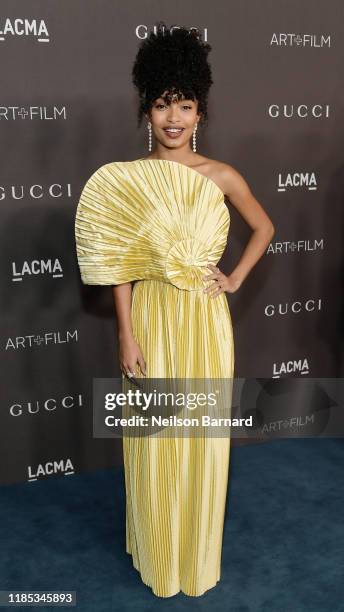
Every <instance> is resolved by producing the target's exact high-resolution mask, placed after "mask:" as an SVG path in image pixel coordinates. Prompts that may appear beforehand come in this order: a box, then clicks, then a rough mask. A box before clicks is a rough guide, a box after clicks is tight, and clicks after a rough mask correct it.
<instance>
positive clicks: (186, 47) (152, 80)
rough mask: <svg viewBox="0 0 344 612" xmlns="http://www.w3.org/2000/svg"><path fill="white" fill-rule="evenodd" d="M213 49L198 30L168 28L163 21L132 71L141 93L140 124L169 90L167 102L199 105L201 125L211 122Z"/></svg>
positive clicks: (146, 41)
mask: <svg viewBox="0 0 344 612" xmlns="http://www.w3.org/2000/svg"><path fill="white" fill-rule="evenodd" d="M210 50H211V46H210V45H209V44H208V43H206V42H204V41H202V38H201V34H200V32H199V30H197V29H196V28H190V29H187V28H186V27H181V26H176V25H175V26H171V27H170V28H168V27H167V26H166V24H165V23H164V22H163V21H159V22H158V24H157V25H156V26H155V28H154V30H153V31H152V32H151V33H150V34H149V36H148V37H147V38H146V39H145V40H144V41H143V42H142V43H141V45H140V47H139V50H138V52H137V55H136V59H135V62H134V65H133V69H132V80H133V83H134V85H135V87H136V88H137V90H138V93H139V98H140V103H139V109H138V125H139V126H140V125H141V123H142V118H143V115H144V114H145V113H148V111H149V109H150V107H151V105H152V103H153V102H154V100H156V99H157V98H160V97H161V96H162V94H163V93H164V92H165V91H167V92H168V93H167V95H166V96H165V97H164V100H165V102H166V103H167V104H169V103H170V102H171V99H172V95H176V96H177V99H178V100H181V99H188V100H194V101H197V102H198V110H197V112H198V113H199V114H201V118H200V123H206V121H207V119H208V109H207V98H208V92H209V89H210V86H211V85H212V83H213V80H212V76H211V68H210V65H209V63H208V61H207V55H208V53H209V51H210Z"/></svg>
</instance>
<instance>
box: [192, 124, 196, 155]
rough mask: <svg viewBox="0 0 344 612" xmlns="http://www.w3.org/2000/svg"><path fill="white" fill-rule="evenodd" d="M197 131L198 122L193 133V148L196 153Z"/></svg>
mask: <svg viewBox="0 0 344 612" xmlns="http://www.w3.org/2000/svg"><path fill="white" fill-rule="evenodd" d="M196 132H197V123H196V125H195V128H194V131H193V133H192V150H193V152H194V153H196Z"/></svg>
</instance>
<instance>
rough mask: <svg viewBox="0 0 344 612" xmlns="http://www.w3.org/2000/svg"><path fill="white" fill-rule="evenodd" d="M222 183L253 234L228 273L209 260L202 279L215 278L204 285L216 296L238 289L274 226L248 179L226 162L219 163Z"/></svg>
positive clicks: (266, 244) (271, 233) (268, 241)
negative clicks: (207, 272)
mask: <svg viewBox="0 0 344 612" xmlns="http://www.w3.org/2000/svg"><path fill="white" fill-rule="evenodd" d="M221 165H222V170H221V185H222V188H223V191H224V193H225V194H226V195H227V196H228V198H229V200H230V202H231V204H233V206H235V208H236V209H237V210H238V212H239V213H240V214H241V216H242V217H243V219H244V220H245V221H246V222H247V223H248V225H249V226H250V227H251V228H252V230H253V232H252V235H251V237H250V239H249V241H248V243H247V245H246V247H245V249H244V251H243V253H242V255H241V258H240V260H239V262H238V264H237V266H236V267H235V268H234V270H233V271H232V272H231V273H230V274H229V275H228V276H227V275H226V274H224V273H223V272H221V270H219V268H217V267H216V266H214V265H213V264H211V263H209V265H208V267H209V269H210V270H212V274H209V275H208V276H204V277H203V278H204V280H211V279H214V280H215V281H216V282H215V283H214V284H212V285H210V286H209V287H207V288H206V289H204V292H205V293H210V295H211V297H217V296H218V295H219V294H220V293H224V292H225V291H227V292H228V293H234V292H235V291H237V289H239V287H240V285H241V284H242V283H243V281H244V280H245V278H246V277H247V275H248V274H249V272H250V271H251V270H252V268H253V267H254V266H255V264H256V263H257V261H258V260H259V259H260V258H261V257H262V255H263V254H264V253H265V251H266V248H267V246H268V245H269V243H270V241H271V238H272V237H273V235H274V233H275V227H274V225H273V223H272V221H271V219H270V217H269V216H268V215H267V214H266V212H265V210H264V209H263V207H262V206H261V204H260V203H259V202H258V200H257V199H256V198H255V197H254V195H253V194H252V192H251V190H250V187H249V186H248V184H247V182H246V181H245V179H244V178H243V176H241V174H240V173H239V172H238V171H237V170H235V169H234V168H233V167H232V166H229V165H228V164H221Z"/></svg>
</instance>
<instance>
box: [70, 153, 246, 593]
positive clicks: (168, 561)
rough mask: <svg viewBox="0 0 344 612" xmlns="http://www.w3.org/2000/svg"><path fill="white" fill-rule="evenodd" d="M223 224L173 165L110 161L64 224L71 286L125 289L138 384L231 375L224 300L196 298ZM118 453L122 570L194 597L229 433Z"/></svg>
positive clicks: (127, 447)
mask: <svg viewBox="0 0 344 612" xmlns="http://www.w3.org/2000/svg"><path fill="white" fill-rule="evenodd" d="M229 226H230V215H229V211H228V208H227V206H226V204H225V198H224V194H223V192H222V191H221V189H220V188H219V187H218V185H217V184H216V183H215V182H214V181H213V180H211V179H210V178H208V177H206V176H204V175H202V174H201V173H199V172H198V171H196V170H194V169H192V168H190V167H188V166H186V165H184V164H181V163H179V162H175V161H170V160H162V159H154V160H153V159H138V160H134V161H125V162H110V163H107V164H105V165H103V166H101V167H100V168H99V169H98V170H96V171H95V172H94V173H93V175H92V176H91V177H90V178H89V179H88V181H87V183H86V184H85V186H84V188H83V190H82V193H81V196H80V200H79V203H78V207H77V212H76V219H75V239H76V249H77V257H78V263H79V268H80V272H81V279H82V282H83V283H84V284H91V285H118V284H121V283H126V282H130V281H134V284H133V291H132V306H131V317H132V325H133V332H134V336H135V339H136V340H137V342H138V343H139V345H140V347H141V349H142V352H143V356H144V358H145V361H146V366H147V372H146V376H147V377H149V378H152V379H153V378H166V379H169V378H179V379H183V378H187V379H193V378H197V379H202V378H210V379H211V378H221V379H232V377H233V370H234V339H233V328H232V320H231V314H230V310H229V306H228V302H227V298H226V295H225V294H224V293H222V294H220V295H219V296H218V297H216V298H211V297H210V295H209V293H204V291H203V289H204V287H207V286H208V285H209V281H205V280H203V278H202V277H203V276H204V275H205V274H210V273H211V271H210V270H209V268H206V266H207V264H208V262H211V263H213V264H215V265H216V264H217V263H218V262H219V260H220V259H221V256H222V254H223V252H224V249H225V246H226V244H227V240H228V231H229ZM212 282H213V281H212ZM140 375H141V374H140V372H139V371H137V376H138V377H139V376H140ZM123 455H124V472H125V489H126V550H127V552H128V553H129V554H130V555H132V561H133V565H134V567H135V568H136V569H137V570H138V571H139V572H140V575H141V579H142V581H143V582H144V583H145V584H146V585H148V586H149V587H151V589H152V591H153V593H154V594H155V595H157V596H160V597H171V596H172V595H175V594H176V593H178V592H179V591H182V592H183V593H185V594H186V595H190V596H199V595H202V594H203V593H205V592H206V591H207V590H208V589H210V588H212V587H214V586H215V585H216V583H217V582H218V581H219V580H220V576H221V555H222V540H223V528H224V516H225V507H226V497H227V488H228V476H229V458H230V436H224V437H220V438H217V437H212V436H205V437H172V438H168V437H166V438H161V437H156V436H154V435H153V436H140V437H124V438H123Z"/></svg>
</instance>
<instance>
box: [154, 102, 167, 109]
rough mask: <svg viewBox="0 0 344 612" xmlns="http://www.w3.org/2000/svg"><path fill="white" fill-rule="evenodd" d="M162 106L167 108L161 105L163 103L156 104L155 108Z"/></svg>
mask: <svg viewBox="0 0 344 612" xmlns="http://www.w3.org/2000/svg"><path fill="white" fill-rule="evenodd" d="M161 106H165V104H161V102H160V103H159V104H156V106H155V108H159V107H161Z"/></svg>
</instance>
